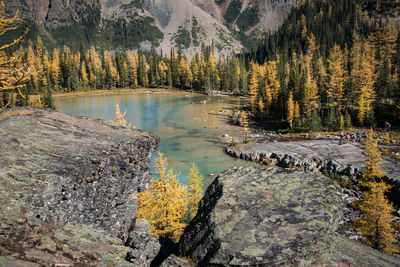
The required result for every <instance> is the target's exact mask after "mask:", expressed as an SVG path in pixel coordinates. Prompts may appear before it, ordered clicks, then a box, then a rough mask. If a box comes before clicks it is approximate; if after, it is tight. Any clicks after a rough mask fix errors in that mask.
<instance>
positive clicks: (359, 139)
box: [356, 131, 361, 142]
mask: <svg viewBox="0 0 400 267" xmlns="http://www.w3.org/2000/svg"><path fill="white" fill-rule="evenodd" d="M356 141H357V142H361V132H360V131H357V140H356Z"/></svg>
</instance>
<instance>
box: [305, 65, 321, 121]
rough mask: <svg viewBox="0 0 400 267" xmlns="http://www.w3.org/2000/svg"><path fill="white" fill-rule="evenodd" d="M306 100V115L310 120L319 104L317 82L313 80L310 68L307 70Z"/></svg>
mask: <svg viewBox="0 0 400 267" xmlns="http://www.w3.org/2000/svg"><path fill="white" fill-rule="evenodd" d="M304 98H305V99H304V113H305V115H306V117H307V118H310V117H311V113H312V111H313V109H314V108H316V107H317V106H318V102H319V101H318V87H317V81H316V80H315V79H314V78H313V76H312V73H311V70H310V67H308V68H307V81H306V84H305V92H304Z"/></svg>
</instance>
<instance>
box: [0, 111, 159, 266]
mask: <svg viewBox="0 0 400 267" xmlns="http://www.w3.org/2000/svg"><path fill="white" fill-rule="evenodd" d="M0 140H1V142H0V151H1V154H0V182H1V186H0V222H1V228H0V265H1V266H3V265H13V264H12V263H14V264H18V262H22V263H25V264H26V265H30V266H32V265H34V264H39V265H46V266H50V265H53V264H55V263H60V264H62V263H63V264H67V265H68V264H71V265H73V264H94V265H107V264H109V265H112V266H116V265H120V266H125V265H128V264H129V262H128V261H127V260H126V257H127V255H128V252H129V253H130V254H131V255H133V254H134V255H135V256H133V257H132V256H131V257H130V259H129V260H130V262H133V263H136V264H144V263H146V264H147V263H148V264H149V263H150V262H151V261H152V260H153V258H154V257H155V256H156V255H157V253H158V251H159V250H160V244H159V243H158V240H157V237H154V236H151V235H150V234H149V233H148V228H146V227H143V226H141V225H142V224H143V223H142V224H140V223H139V224H138V225H136V220H135V215H136V209H137V199H136V193H137V192H138V190H141V189H143V188H144V187H145V184H146V183H148V182H149V162H150V155H151V153H152V152H153V151H154V150H155V149H156V148H157V147H158V146H159V138H158V137H157V136H155V135H154V134H152V133H148V132H143V131H139V130H132V129H128V128H124V127H120V126H113V125H112V124H111V123H108V122H104V121H100V120H94V119H88V118H78V117H74V116H70V115H66V114H63V113H59V112H53V111H46V110H39V109H31V108H27V109H11V110H6V111H3V112H2V113H0ZM143 232H146V234H145V235H146V236H147V237H148V238H147V239H140V238H139V237H140V236H141V234H140V233H143ZM128 240H129V242H127V241H128ZM139 242H140V243H142V245H141V246H140V247H135V246H130V247H129V246H125V244H126V245H132V244H133V243H136V244H137V243H139ZM8 263H10V264H8Z"/></svg>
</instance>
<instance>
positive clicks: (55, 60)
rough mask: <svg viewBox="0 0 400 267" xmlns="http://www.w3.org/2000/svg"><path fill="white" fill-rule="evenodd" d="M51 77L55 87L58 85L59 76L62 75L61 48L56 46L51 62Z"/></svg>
mask: <svg viewBox="0 0 400 267" xmlns="http://www.w3.org/2000/svg"><path fill="white" fill-rule="evenodd" d="M49 72H50V78H51V80H52V81H53V83H54V85H55V87H58V84H59V77H60V72H61V68H60V50H58V48H54V50H53V55H52V59H51V62H50V69H49Z"/></svg>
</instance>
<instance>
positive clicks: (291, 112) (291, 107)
mask: <svg viewBox="0 0 400 267" xmlns="http://www.w3.org/2000/svg"><path fill="white" fill-rule="evenodd" d="M294 113H295V106H294V102H293V93H292V92H290V94H289V99H288V102H287V121H288V122H289V124H290V129H291V130H292V129H293V119H294Z"/></svg>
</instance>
